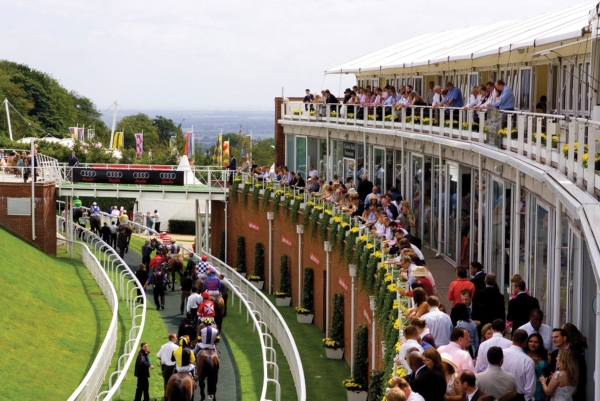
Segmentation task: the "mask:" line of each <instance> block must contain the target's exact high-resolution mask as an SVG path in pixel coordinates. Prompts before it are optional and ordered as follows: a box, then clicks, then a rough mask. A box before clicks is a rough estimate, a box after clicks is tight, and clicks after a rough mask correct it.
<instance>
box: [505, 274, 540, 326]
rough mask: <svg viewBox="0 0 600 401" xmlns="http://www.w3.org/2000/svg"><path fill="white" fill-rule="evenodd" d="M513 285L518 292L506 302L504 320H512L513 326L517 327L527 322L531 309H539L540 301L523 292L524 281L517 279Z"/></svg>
mask: <svg viewBox="0 0 600 401" xmlns="http://www.w3.org/2000/svg"><path fill="white" fill-rule="evenodd" d="M515 286H516V287H517V289H518V290H519V293H518V294H517V296H516V297H514V298H513V299H511V300H510V301H509V302H508V314H507V315H506V320H508V321H510V322H513V327H515V328H519V327H521V326H523V325H524V324H526V323H528V322H529V315H530V314H531V311H532V310H534V309H540V303H539V302H538V300H537V299H535V298H534V297H532V296H531V295H529V294H527V293H526V292H525V282H524V281H519V282H518V283H516V284H515Z"/></svg>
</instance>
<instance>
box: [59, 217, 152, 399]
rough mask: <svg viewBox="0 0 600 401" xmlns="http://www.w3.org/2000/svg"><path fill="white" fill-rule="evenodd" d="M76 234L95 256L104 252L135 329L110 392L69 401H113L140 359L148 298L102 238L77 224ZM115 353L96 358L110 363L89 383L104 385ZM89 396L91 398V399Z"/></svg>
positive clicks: (104, 264) (105, 265)
mask: <svg viewBox="0 0 600 401" xmlns="http://www.w3.org/2000/svg"><path fill="white" fill-rule="evenodd" d="M63 222H64V219H63V218H62V217H60V216H57V223H58V224H57V225H58V227H61V224H62V223H63ZM73 232H74V235H75V236H77V237H79V234H80V233H81V234H82V235H81V240H82V241H85V242H87V243H88V244H89V245H90V246H91V247H93V248H94V250H95V251H96V252H102V251H103V250H105V252H104V254H103V255H104V257H103V259H102V266H101V267H102V268H103V269H104V270H105V272H106V274H107V275H108V277H110V278H111V279H112V282H113V283H116V291H117V292H118V293H119V295H120V299H121V300H124V301H125V303H126V306H127V308H128V310H129V313H130V316H131V318H132V324H131V326H132V327H131V329H130V330H129V333H128V339H127V341H126V342H125V344H124V346H123V354H122V355H121V356H120V357H119V360H118V362H117V370H116V371H115V372H113V373H111V375H110V376H109V384H108V390H106V391H103V392H101V393H99V394H98V390H99V388H100V386H98V387H97V389H96V392H91V391H90V392H87V397H85V398H79V396H76V395H75V394H73V395H72V396H71V398H69V400H76V399H86V400H91V399H94V398H95V399H97V400H99V399H102V400H111V399H112V397H113V396H114V395H115V394H116V393H117V392H118V393H119V395H120V388H121V383H122V382H123V380H125V379H126V378H127V370H128V369H129V367H130V366H131V364H132V363H133V361H134V359H135V357H136V355H137V350H138V347H139V345H140V342H141V337H142V333H143V331H144V325H145V323H146V294H145V292H144V290H143V285H142V283H140V282H139V281H138V279H137V277H136V276H135V274H134V272H133V271H131V269H130V268H129V266H128V265H127V263H125V261H124V260H123V259H121V257H119V255H118V254H117V253H116V252H115V251H114V250H113V249H112V248H111V247H109V246H108V245H107V244H106V243H105V242H104V241H102V239H101V238H100V237H98V236H97V235H95V234H94V233H92V232H91V231H90V230H87V229H84V228H82V227H80V226H77V225H75V224H74V225H73ZM137 290H140V294H141V295H137ZM138 299H140V300H141V301H142V302H140V303H139V304H138V302H137V301H138ZM115 347H116V336H115ZM114 352H115V349H114V348H113V351H112V352H111V353H110V355H108V354H104V355H101V354H100V353H99V354H98V357H97V358H105V359H106V360H107V365H106V368H105V371H104V374H100V373H99V374H98V375H96V377H94V378H93V379H89V380H90V381H92V380H94V381H99V383H100V384H102V382H103V381H104V379H105V377H106V373H107V371H108V367H109V366H110V362H111V360H112V357H113V355H114ZM88 376H90V374H89V373H88V375H87V376H86V378H88ZM84 380H85V379H84ZM113 380H114V381H113ZM82 385H84V382H82V384H81V385H80V387H81V386H82ZM85 386H89V383H88V384H85ZM92 393H93V394H92ZM90 396H91V398H89V397H90Z"/></svg>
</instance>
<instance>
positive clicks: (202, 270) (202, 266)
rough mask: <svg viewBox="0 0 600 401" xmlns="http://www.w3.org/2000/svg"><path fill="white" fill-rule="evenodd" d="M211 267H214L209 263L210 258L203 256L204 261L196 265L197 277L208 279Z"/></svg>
mask: <svg viewBox="0 0 600 401" xmlns="http://www.w3.org/2000/svg"><path fill="white" fill-rule="evenodd" d="M211 267H212V266H211V264H210V262H209V261H208V256H206V255H202V260H201V261H200V262H198V264H197V265H196V275H197V276H198V277H199V278H206V276H207V273H208V269H210V268H211Z"/></svg>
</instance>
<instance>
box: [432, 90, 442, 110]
mask: <svg viewBox="0 0 600 401" xmlns="http://www.w3.org/2000/svg"><path fill="white" fill-rule="evenodd" d="M433 91H434V95H433V100H432V101H431V105H432V106H437V105H438V104H440V103H442V100H443V98H442V87H441V86H439V85H436V86H434V88H433Z"/></svg>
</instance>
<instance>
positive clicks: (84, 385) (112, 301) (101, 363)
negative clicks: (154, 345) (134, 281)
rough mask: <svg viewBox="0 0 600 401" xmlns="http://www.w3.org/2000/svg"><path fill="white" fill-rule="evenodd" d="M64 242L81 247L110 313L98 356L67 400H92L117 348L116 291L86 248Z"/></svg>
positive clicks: (117, 311)
mask: <svg viewBox="0 0 600 401" xmlns="http://www.w3.org/2000/svg"><path fill="white" fill-rule="evenodd" d="M65 241H66V242H67V243H69V244H73V245H76V246H80V247H81V260H82V262H83V264H84V266H85V267H86V268H87V269H88V270H89V272H90V273H91V274H92V276H94V279H95V280H96V283H98V286H99V287H100V290H101V291H102V294H104V297H105V298H106V301H107V302H108V305H109V306H110V309H111V311H112V317H111V319H110V325H109V327H108V331H107V333H106V336H105V337H104V341H103V342H102V345H101V346H100V349H99V350H98V354H97V355H96V358H95V359H94V362H93V363H92V366H91V367H90V369H89V370H88V373H87V374H86V375H85V377H84V378H83V380H82V381H81V383H80V384H79V386H78V387H77V389H76V390H75V391H74V392H73V394H71V396H70V397H69V400H93V399H94V398H96V394H98V391H99V390H100V387H101V386H102V382H103V381H104V378H105V377H106V373H107V372H108V368H109V367H110V363H111V360H112V357H113V354H114V353H115V350H116V347H117V336H118V328H119V321H118V319H119V305H118V302H119V300H118V298H117V291H116V289H115V287H114V286H113V283H112V282H111V280H110V278H109V277H108V275H107V274H106V271H105V270H104V268H103V267H102V265H101V263H100V261H98V259H97V258H96V256H95V255H94V254H93V253H92V252H91V251H90V249H89V248H88V246H87V245H85V244H83V243H81V242H75V243H73V242H71V241H70V240H65Z"/></svg>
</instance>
